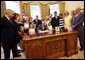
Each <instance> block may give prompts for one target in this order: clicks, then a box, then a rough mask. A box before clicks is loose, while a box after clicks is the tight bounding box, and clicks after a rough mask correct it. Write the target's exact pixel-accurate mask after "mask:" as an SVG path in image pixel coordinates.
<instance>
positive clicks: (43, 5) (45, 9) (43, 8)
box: [22, 1, 65, 19]
mask: <svg viewBox="0 0 85 60" xmlns="http://www.w3.org/2000/svg"><path fill="white" fill-rule="evenodd" d="M30 3H33V4H38V3H40V12H41V16H42V17H43V18H44V19H45V17H46V16H48V15H49V5H50V4H49V3H59V8H60V13H64V11H65V2H63V1H22V4H24V9H25V13H27V14H28V15H29V16H30V14H31V13H30Z"/></svg>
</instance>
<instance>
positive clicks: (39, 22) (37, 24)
mask: <svg viewBox="0 0 85 60" xmlns="http://www.w3.org/2000/svg"><path fill="white" fill-rule="evenodd" d="M33 22H34V23H35V24H36V27H37V28H38V26H39V25H40V24H41V21H40V20H39V19H38V21H37V22H38V23H37V22H36V19H35V20H33Z"/></svg>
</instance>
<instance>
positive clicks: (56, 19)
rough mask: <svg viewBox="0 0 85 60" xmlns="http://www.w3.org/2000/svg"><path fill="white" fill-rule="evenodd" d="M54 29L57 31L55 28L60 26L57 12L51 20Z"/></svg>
mask: <svg viewBox="0 0 85 60" xmlns="http://www.w3.org/2000/svg"><path fill="white" fill-rule="evenodd" d="M51 24H52V27H53V28H54V29H55V27H57V26H59V16H57V12H56V11H55V12H54V17H53V18H52V20H51Z"/></svg>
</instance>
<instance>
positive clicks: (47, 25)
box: [1, 8, 84, 59]
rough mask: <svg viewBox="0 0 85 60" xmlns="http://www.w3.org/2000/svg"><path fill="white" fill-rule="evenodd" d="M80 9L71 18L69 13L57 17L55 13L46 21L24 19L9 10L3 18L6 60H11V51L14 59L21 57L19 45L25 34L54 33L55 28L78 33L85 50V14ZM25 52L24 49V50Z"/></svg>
mask: <svg viewBox="0 0 85 60" xmlns="http://www.w3.org/2000/svg"><path fill="white" fill-rule="evenodd" d="M80 10H81V9H80V8H77V9H76V10H75V14H74V15H73V16H71V15H70V14H69V12H68V11H66V12H65V14H64V15H65V16H64V15H63V14H59V16H57V12H56V11H55V12H54V17H52V14H50V15H49V16H46V18H45V19H43V18H42V17H41V20H39V19H38V16H36V19H34V20H32V17H28V16H27V17H26V18H22V17H21V16H19V14H17V13H14V11H12V10H10V9H8V10H6V14H5V16H4V17H2V18H1V41H2V44H3V49H4V56H5V59H9V58H10V50H11V49H12V52H13V57H18V56H21V55H19V54H18V53H19V51H18V49H17V44H20V41H22V39H23V35H24V33H28V32H29V33H30V34H32V33H33V32H34V33H35V32H37V31H45V30H50V31H52V30H53V29H55V27H59V28H60V29H65V28H66V29H68V31H78V32H79V33H78V36H79V41H80V46H81V49H80V50H83V49H84V30H83V21H84V12H80ZM23 50H24V48H23Z"/></svg>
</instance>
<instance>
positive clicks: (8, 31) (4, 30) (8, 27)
mask: <svg viewBox="0 0 85 60" xmlns="http://www.w3.org/2000/svg"><path fill="white" fill-rule="evenodd" d="M1 41H2V43H3V44H4V45H8V46H9V45H12V44H15V30H14V28H13V25H12V24H11V23H10V21H9V20H8V19H7V18H6V17H5V16H4V17H2V18H1Z"/></svg>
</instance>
